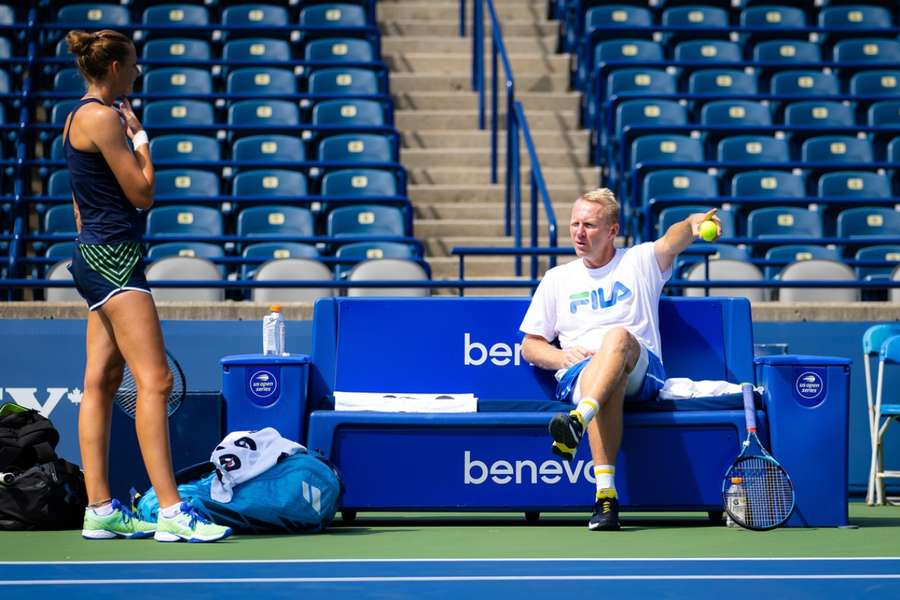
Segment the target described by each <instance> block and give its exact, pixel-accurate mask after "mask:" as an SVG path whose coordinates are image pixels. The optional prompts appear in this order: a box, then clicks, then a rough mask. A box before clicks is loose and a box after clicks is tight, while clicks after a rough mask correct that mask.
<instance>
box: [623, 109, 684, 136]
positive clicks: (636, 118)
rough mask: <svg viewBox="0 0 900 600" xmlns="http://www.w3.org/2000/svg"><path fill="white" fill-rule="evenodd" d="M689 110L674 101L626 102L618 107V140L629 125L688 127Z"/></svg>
mask: <svg viewBox="0 0 900 600" xmlns="http://www.w3.org/2000/svg"><path fill="white" fill-rule="evenodd" d="M687 123H688V114H687V108H686V107H685V106H683V105H681V104H679V103H678V102H675V101H674V100H626V101H625V102H621V103H620V104H619V106H618V107H616V139H621V137H622V134H623V132H624V130H625V127H627V126H628V125H659V126H665V125H687Z"/></svg>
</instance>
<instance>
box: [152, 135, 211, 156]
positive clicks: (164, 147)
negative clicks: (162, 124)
mask: <svg viewBox="0 0 900 600" xmlns="http://www.w3.org/2000/svg"><path fill="white" fill-rule="evenodd" d="M150 155H151V156H152V157H153V159H154V160H178V161H183V162H196V161H215V160H221V159H222V149H221V148H220V146H219V141H218V140H217V139H216V138H213V137H207V136H203V135H182V134H172V135H161V136H159V137H155V138H153V139H152V140H150Z"/></svg>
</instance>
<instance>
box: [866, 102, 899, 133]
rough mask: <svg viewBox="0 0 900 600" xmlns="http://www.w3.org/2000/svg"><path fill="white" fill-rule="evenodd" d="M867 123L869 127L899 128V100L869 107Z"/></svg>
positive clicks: (878, 103)
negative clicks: (885, 126)
mask: <svg viewBox="0 0 900 600" xmlns="http://www.w3.org/2000/svg"><path fill="white" fill-rule="evenodd" d="M868 123H869V126H870V127H877V126H879V125H887V126H889V127H898V126H900V100H883V101H881V102H875V103H874V104H872V106H870V107H869V113H868ZM895 135H896V134H895Z"/></svg>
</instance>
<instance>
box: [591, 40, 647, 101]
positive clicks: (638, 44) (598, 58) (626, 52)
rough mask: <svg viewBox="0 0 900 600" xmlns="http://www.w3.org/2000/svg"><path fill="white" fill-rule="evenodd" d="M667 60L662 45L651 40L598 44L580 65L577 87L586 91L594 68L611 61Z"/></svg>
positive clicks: (611, 41)
mask: <svg viewBox="0 0 900 600" xmlns="http://www.w3.org/2000/svg"><path fill="white" fill-rule="evenodd" d="M664 58H665V54H664V52H663V48H662V46H661V45H660V44H658V43H656V42H653V41H650V40H634V39H623V40H610V41H603V42H600V43H598V44H597V45H596V46H595V47H594V52H593V54H592V55H590V56H588V57H585V60H582V61H580V62H579V64H578V78H577V82H576V87H577V88H578V89H582V90H583V89H585V86H586V85H587V84H588V82H589V81H590V80H591V79H592V74H593V71H594V68H595V67H596V66H598V65H600V64H601V63H605V62H609V61H633V62H649V61H661V60H663V59H664Z"/></svg>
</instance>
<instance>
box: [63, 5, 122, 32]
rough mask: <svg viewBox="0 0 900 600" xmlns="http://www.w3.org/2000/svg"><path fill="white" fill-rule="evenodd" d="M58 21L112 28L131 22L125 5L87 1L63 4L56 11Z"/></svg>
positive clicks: (98, 27) (96, 27)
mask: <svg viewBox="0 0 900 600" xmlns="http://www.w3.org/2000/svg"><path fill="white" fill-rule="evenodd" d="M56 21H57V22H58V23H72V24H73V25H76V24H77V25H90V26H91V27H93V28H95V29H102V28H104V27H108V28H111V29H114V28H116V27H118V26H120V25H128V24H130V23H131V13H130V12H129V10H128V8H127V7H125V6H118V5H116V4H105V3H100V2H89V3H85V4H70V5H69V6H63V7H62V8H61V9H59V12H57V13H56Z"/></svg>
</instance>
